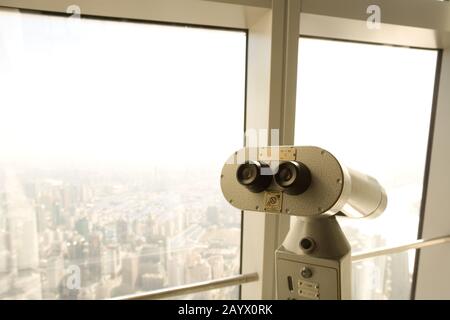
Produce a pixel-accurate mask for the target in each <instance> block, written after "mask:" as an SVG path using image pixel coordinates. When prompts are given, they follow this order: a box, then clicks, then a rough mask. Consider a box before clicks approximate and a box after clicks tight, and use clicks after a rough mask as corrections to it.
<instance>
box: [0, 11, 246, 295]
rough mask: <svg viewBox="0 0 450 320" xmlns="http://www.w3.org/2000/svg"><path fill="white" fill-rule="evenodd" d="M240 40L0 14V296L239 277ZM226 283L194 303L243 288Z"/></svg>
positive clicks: (124, 290) (198, 31)
mask: <svg viewBox="0 0 450 320" xmlns="http://www.w3.org/2000/svg"><path fill="white" fill-rule="evenodd" d="M245 63H246V34H245V33H244V32H240V31H225V30H209V29H202V28H190V27H179V26H163V25H154V24H148V23H142V22H125V21H114V20H106V19H101V20H98V19H92V18H82V19H76V18H66V17H61V16H54V15H38V14H31V13H19V12H16V11H0V93H1V94H0V101H1V102H0V122H1V123H0V297H1V298H7V299H103V298H109V297H117V296H122V295H126V294H132V293H137V292H139V291H150V290H154V289H160V288H164V287H170V286H177V285H182V284H186V283H193V282H197V281H205V280H209V279H214V278H221V277H226V276H230V275H234V274H237V273H239V270H240V258H239V257H240V238H241V237H240V233H241V229H240V228H241V215H240V212H238V211H237V210H233V209H232V208H231V207H230V206H229V205H228V204H227V203H226V201H225V200H224V199H223V198H222V194H221V192H220V186H219V176H220V170H221V165H222V163H223V161H224V160H225V159H227V157H228V155H229V152H230V150H237V149H239V148H240V147H241V146H242V142H243V131H244V100H245V99H244V97H245ZM237 297H238V290H237V288H236V287H234V288H225V289H222V290H215V291H210V292H206V293H201V294H197V295H191V296H190V298H237Z"/></svg>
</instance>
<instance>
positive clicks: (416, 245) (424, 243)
mask: <svg viewBox="0 0 450 320" xmlns="http://www.w3.org/2000/svg"><path fill="white" fill-rule="evenodd" d="M445 243H450V235H448V236H443V237H436V238H431V239H420V240H416V241H413V242H408V243H405V244H402V245H397V246H391V247H383V248H379V249H374V250H368V251H363V252H358V253H355V254H353V255H352V262H357V261H361V260H365V259H370V258H375V257H378V256H383V255H388V254H395V253H400V252H403V251H407V250H412V249H421V248H426V247H431V246H435V245H440V244H445ZM255 281H258V274H257V273H256V272H255V273H249V274H241V275H236V276H231V277H227V278H222V279H215V280H210V281H204V282H199V283H194V284H187V285H183V286H178V287H171V288H166V289H160V290H155V291H151V292H146V293H138V294H132V295H128V296H123V297H119V298H116V299H115V300H151V299H165V298H170V297H175V296H181V295H186V294H191V293H198V292H204V291H209V290H214V289H219V288H225V287H231V286H235V285H241V284H244V283H249V282H255Z"/></svg>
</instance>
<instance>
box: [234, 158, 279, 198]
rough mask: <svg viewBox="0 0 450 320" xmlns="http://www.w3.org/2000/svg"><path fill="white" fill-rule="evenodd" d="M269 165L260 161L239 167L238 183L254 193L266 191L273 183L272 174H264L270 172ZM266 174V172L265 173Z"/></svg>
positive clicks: (248, 162) (246, 163) (237, 173)
mask: <svg viewBox="0 0 450 320" xmlns="http://www.w3.org/2000/svg"><path fill="white" fill-rule="evenodd" d="M269 170H270V166H269V165H268V164H265V163H262V162H259V161H247V162H245V163H243V164H241V165H240V166H239V168H238V169H237V172H236V178H237V180H238V182H239V183H240V184H241V185H243V186H245V187H247V189H248V190H250V191H251V192H254V193H259V192H262V191H264V190H265V189H266V188H267V187H268V186H269V185H270V183H271V182H272V177H273V175H272V174H263V171H267V172H270V171H269ZM264 173H265V172H264Z"/></svg>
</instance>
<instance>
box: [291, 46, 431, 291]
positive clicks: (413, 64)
mask: <svg viewBox="0 0 450 320" xmlns="http://www.w3.org/2000/svg"><path fill="white" fill-rule="evenodd" d="M299 50H300V53H299V82H298V105H297V117H296V132H295V142H296V144H300V145H317V146H320V147H323V148H325V149H328V150H329V151H330V152H332V153H334V154H335V155H336V156H337V157H338V158H339V159H340V160H341V161H342V162H343V163H344V164H345V165H347V166H348V167H350V168H354V169H356V170H358V171H361V172H364V173H367V174H369V175H372V176H373V177H375V178H376V179H377V180H378V181H380V183H381V184H382V185H383V186H384V187H385V189H386V192H387V194H388V199H389V200H388V202H389V204H388V207H387V210H386V211H385V213H384V214H383V215H382V216H381V217H379V218H377V219H375V220H367V221H366V220H364V219H363V220H359V221H356V220H351V219H345V218H343V219H340V223H341V225H342V226H343V229H344V231H345V233H346V234H347V236H348V238H349V241H350V242H351V244H352V248H353V252H357V251H360V250H367V249H370V248H376V247H380V246H384V245H394V244H396V243H400V242H404V241H409V240H414V239H416V238H417V231H418V223H419V211H420V205H421V201H422V187H423V178H424V169H425V160H426V153H427V142H428V134H429V124H430V114H431V107H432V98H433V90H434V79H435V72H436V61H437V51H432V50H420V49H410V48H399V47H390V46H381V45H370V44H359V43H349V42H339V41H328V40H319V39H309V38H301V40H300V49H299ZM402 259H404V260H402V262H400V261H399V260H398V263H385V262H379V261H385V260H386V259H384V260H383V259H378V260H374V261H372V262H370V263H360V264H358V265H355V266H354V279H353V280H354V286H356V287H357V288H354V290H353V293H354V298H355V299H372V298H373V299H408V298H409V294H410V283H411V274H412V272H413V264H414V252H411V253H409V254H405V255H403V256H402ZM396 261H397V260H396ZM361 268H362V269H361ZM361 274H365V275H366V276H362V277H361V276H360V275H361ZM369 274H379V275H380V277H381V280H380V281H373V279H372V278H371V277H369V276H368V275H369ZM394 275H405V276H404V277H401V279H403V280H399V279H400V278H396V280H394V277H396V276H394ZM355 277H357V278H355ZM388 283H391V284H392V285H393V286H394V287H395V288H392V289H389V286H388Z"/></svg>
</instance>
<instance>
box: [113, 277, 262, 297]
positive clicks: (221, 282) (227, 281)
mask: <svg viewBox="0 0 450 320" xmlns="http://www.w3.org/2000/svg"><path fill="white" fill-rule="evenodd" d="M254 281H258V274H257V273H250V274H241V275H237V276H232V277H227V278H222V279H216V280H210V281H204V282H199V283H194V284H188V285H184V286H178V287H172V288H167V289H161V290H155V291H151V292H147V293H138V294H133V295H128V296H124V297H120V298H117V299H115V300H156V299H165V298H171V297H176V296H181V295H186V294H192V293H197V292H204V291H208V290H214V289H219V288H225V287H231V286H236V285H240V284H244V283H249V282H254Z"/></svg>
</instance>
